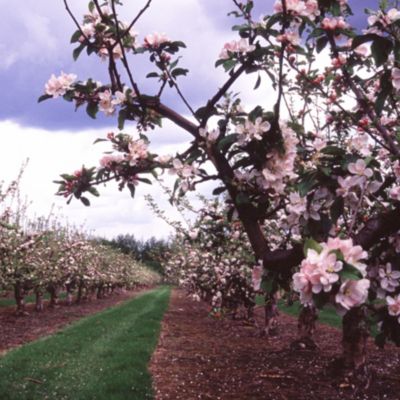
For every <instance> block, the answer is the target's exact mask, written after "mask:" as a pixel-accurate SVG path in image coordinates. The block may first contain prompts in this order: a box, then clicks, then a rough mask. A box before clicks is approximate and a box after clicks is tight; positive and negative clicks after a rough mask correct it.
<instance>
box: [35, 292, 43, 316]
mask: <svg viewBox="0 0 400 400" xmlns="http://www.w3.org/2000/svg"><path fill="white" fill-rule="evenodd" d="M35 296H36V304H35V310H36V311H37V312H42V311H43V291H42V290H41V289H37V290H36V291H35Z"/></svg>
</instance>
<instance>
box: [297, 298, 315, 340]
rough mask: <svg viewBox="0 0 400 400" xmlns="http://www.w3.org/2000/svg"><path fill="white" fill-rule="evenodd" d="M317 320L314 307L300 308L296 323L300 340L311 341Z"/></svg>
mask: <svg viewBox="0 0 400 400" xmlns="http://www.w3.org/2000/svg"><path fill="white" fill-rule="evenodd" d="M317 319H318V315H317V309H316V308H315V306H311V305H309V306H304V307H302V309H301V311H300V314H299V318H298V322H297V328H298V332H299V336H300V338H310V339H312V337H313V335H314V331H315V322H316V320H317Z"/></svg>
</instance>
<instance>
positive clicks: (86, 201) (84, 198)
mask: <svg viewBox="0 0 400 400" xmlns="http://www.w3.org/2000/svg"><path fill="white" fill-rule="evenodd" d="M80 199H81V202H82V203H83V204H84V205H85V206H86V207H89V206H90V201H89V199H87V198H86V197H83V196H81V198H80Z"/></svg>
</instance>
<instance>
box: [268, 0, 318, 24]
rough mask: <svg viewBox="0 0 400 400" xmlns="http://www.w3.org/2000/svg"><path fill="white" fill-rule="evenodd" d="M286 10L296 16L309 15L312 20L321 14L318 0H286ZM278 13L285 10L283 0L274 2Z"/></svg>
mask: <svg viewBox="0 0 400 400" xmlns="http://www.w3.org/2000/svg"><path fill="white" fill-rule="evenodd" d="M285 8H286V12H287V13H289V14H291V15H292V16H294V17H307V18H309V19H310V20H312V21H313V20H315V18H316V17H317V16H319V15H320V11H319V7H318V1H317V0H286V1H285ZM274 11H275V12H276V13H281V12H284V11H285V10H284V7H283V4H282V1H281V0H277V1H276V2H275V4H274Z"/></svg>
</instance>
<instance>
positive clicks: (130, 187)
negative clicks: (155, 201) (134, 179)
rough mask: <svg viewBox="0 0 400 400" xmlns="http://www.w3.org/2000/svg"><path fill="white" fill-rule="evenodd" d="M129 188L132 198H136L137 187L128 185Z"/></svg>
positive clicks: (131, 184)
mask: <svg viewBox="0 0 400 400" xmlns="http://www.w3.org/2000/svg"><path fill="white" fill-rule="evenodd" d="M127 187H128V189H129V192H130V194H131V197H132V198H133V197H135V191H136V186H135V185H134V184H133V183H128V184H127Z"/></svg>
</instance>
